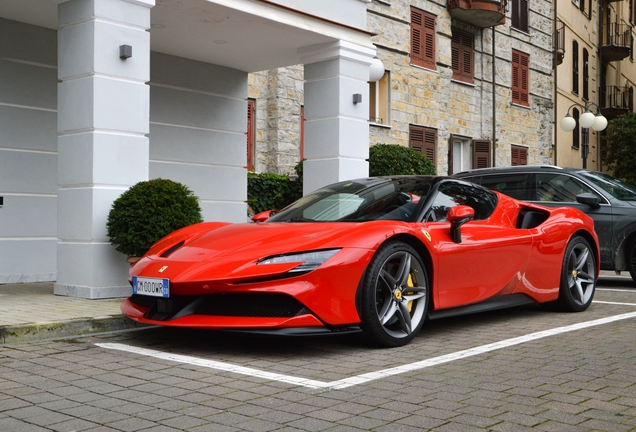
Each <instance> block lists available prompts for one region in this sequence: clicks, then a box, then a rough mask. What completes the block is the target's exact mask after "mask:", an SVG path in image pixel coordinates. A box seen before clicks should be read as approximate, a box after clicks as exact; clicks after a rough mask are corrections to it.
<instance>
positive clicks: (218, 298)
mask: <svg viewBox="0 0 636 432" xmlns="http://www.w3.org/2000/svg"><path fill="white" fill-rule="evenodd" d="M130 301H131V302H133V303H136V304H138V305H140V306H144V307H147V308H149V310H148V312H147V313H146V315H145V316H144V317H145V318H147V319H151V320H158V321H167V320H170V319H173V318H176V317H180V316H185V315H190V314H197V315H210V316H232V317H257V318H291V317H294V316H297V315H303V314H308V313H311V312H310V311H309V309H307V308H306V307H305V306H304V305H303V304H302V303H300V302H299V301H298V300H296V299H294V298H293V297H290V296H288V295H285V294H275V293H272V294H269V293H223V294H210V295H206V296H171V297H170V298H169V299H161V298H159V299H157V298H153V297H148V296H140V295H133V296H132V297H131V298H130Z"/></svg>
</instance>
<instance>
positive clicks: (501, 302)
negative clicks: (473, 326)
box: [427, 294, 535, 320]
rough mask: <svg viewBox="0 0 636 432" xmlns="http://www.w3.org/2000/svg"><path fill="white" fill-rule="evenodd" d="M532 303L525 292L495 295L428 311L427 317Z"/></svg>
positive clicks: (457, 314) (455, 314)
mask: <svg viewBox="0 0 636 432" xmlns="http://www.w3.org/2000/svg"><path fill="white" fill-rule="evenodd" d="M534 303H535V302H534V301H533V300H532V299H531V298H530V297H528V296H526V295H525V294H511V295H507V296H503V297H495V298H492V299H490V300H486V301H484V302H481V303H475V304H471V305H467V306H460V307H456V308H451V309H442V310H436V311H431V312H429V313H428V316H427V318H428V319H430V320H434V319H440V318H448V317H454V316H459V315H468V314H473V313H479V312H486V311H491V310H497V309H506V308H511V307H515V306H524V305H528V304H534Z"/></svg>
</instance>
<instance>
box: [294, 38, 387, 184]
mask: <svg viewBox="0 0 636 432" xmlns="http://www.w3.org/2000/svg"><path fill="white" fill-rule="evenodd" d="M375 52H376V51H375V49H374V48H372V47H367V46H362V45H357V44H354V43H351V42H345V41H336V42H332V43H327V44H322V45H317V46H311V47H306V48H302V49H301V50H299V53H300V55H301V59H302V60H303V63H304V66H305V120H306V122H305V159H306V160H305V162H304V164H303V182H304V186H303V193H305V194H307V193H308V192H311V191H314V190H316V189H318V188H320V187H323V186H326V185H328V184H331V183H335V182H338V181H343V180H348V179H353V178H360V177H366V176H368V175H369V163H368V162H367V161H366V159H368V158H369V123H368V119H369V84H368V80H369V66H370V65H371V61H372V60H373V57H374V56H375ZM354 94H358V95H361V97H362V101H361V102H359V103H354Z"/></svg>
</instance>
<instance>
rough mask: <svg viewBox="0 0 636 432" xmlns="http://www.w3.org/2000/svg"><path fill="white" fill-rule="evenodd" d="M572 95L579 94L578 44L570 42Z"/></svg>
mask: <svg viewBox="0 0 636 432" xmlns="http://www.w3.org/2000/svg"><path fill="white" fill-rule="evenodd" d="M572 93H574V94H579V43H578V42H577V41H572Z"/></svg>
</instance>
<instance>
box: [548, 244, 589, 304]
mask: <svg viewBox="0 0 636 432" xmlns="http://www.w3.org/2000/svg"><path fill="white" fill-rule="evenodd" d="M595 289H596V255H595V254H594V250H593V249H592V247H591V246H590V244H589V243H588V241H587V240H585V239H584V238H583V237H580V236H575V237H573V238H572V240H570V243H568V246H567V248H566V249H565V255H564V256H563V266H562V270H561V287H560V289H559V299H558V300H557V305H558V306H559V307H560V309H561V310H564V311H567V312H581V311H584V310H585V309H587V308H588V307H589V306H590V303H592V298H593V297H594V290H595Z"/></svg>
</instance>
